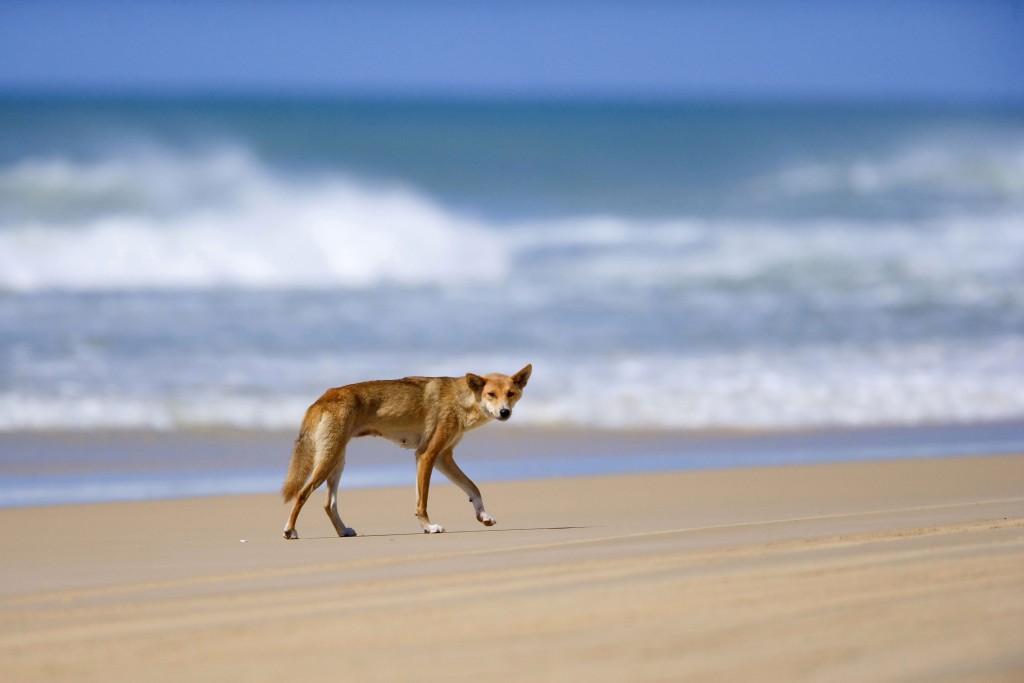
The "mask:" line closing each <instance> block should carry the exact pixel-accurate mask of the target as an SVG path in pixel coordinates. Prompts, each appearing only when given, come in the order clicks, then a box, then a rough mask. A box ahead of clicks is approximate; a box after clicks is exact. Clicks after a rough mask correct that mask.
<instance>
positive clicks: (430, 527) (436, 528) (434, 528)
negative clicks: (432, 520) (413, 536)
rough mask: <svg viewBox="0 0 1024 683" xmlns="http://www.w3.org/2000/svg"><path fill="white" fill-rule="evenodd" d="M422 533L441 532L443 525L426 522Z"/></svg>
mask: <svg viewBox="0 0 1024 683" xmlns="http://www.w3.org/2000/svg"><path fill="white" fill-rule="evenodd" d="M423 533H425V534H443V533H444V527H443V526H441V525H440V524H427V525H426V526H424V527H423Z"/></svg>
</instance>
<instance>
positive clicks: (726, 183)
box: [0, 98, 1024, 432]
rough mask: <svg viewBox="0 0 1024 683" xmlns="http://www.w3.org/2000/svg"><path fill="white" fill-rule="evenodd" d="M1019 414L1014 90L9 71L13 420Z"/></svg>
mask: <svg viewBox="0 0 1024 683" xmlns="http://www.w3.org/2000/svg"><path fill="white" fill-rule="evenodd" d="M526 362H532V363H533V364H534V366H535V375H534V380H533V381H532V382H531V386H530V395H529V397H528V400H524V402H523V404H522V406H521V408H522V409H521V410H520V411H518V413H517V420H521V421H522V422H524V423H525V424H528V425H529V424H534V425H541V424H544V425H576V426H597V427H602V428H610V429H616V428H623V427H655V428H671V429H697V428H707V427H712V428H719V427H726V428H733V427H740V428H745V427H754V428H769V429H771V428H779V427H786V428H794V427H795V428H807V427H836V426H840V427H841V426H860V427H863V426H867V427H879V426H886V425H921V424H934V423H949V422H953V423H971V422H976V421H988V420H1007V419H1009V420H1014V419H1019V418H1021V417H1022V416H1024V111H1022V110H1020V109H991V108H989V109H985V108H978V109H929V108H922V107H918V108H897V107H873V106H838V105H835V106H829V105H788V106H781V105H757V104H678V103H676V104H674V103H660V104H642V103H630V102H605V103H600V102H591V103H579V102H576V103H571V102H567V103H523V102H445V101H435V102H411V101H397V100H391V101H347V102H346V101H337V102H335V101H325V100H323V101H314V100H291V101H280V100H173V99H172V100H131V99H24V98H22V99H12V98H6V99H0V430H4V431H8V432H17V431H23V430H58V431H63V430H70V431H80V430H97V429H114V430H118V429H158V430H170V431H175V430H188V429H193V428H206V427H241V428H283V429H290V428H291V427H292V426H293V425H296V424H298V421H299V420H300V419H301V415H302V412H303V411H304V409H305V407H306V405H308V404H309V403H310V402H311V401H312V400H313V399H314V398H316V396H318V395H319V394H320V393H321V392H322V391H323V389H324V388H326V387H328V386H334V385H340V384H345V383H349V382H354V381H359V380H363V379H369V378H376V377H399V376H405V375H411V374H427V375H458V374H462V373H464V372H466V371H470V370H471V371H474V372H480V373H485V372H492V371H504V372H511V371H514V370H516V369H518V368H520V367H522V365H523V364H525V363H526Z"/></svg>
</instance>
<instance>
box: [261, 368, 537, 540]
mask: <svg viewBox="0 0 1024 683" xmlns="http://www.w3.org/2000/svg"><path fill="white" fill-rule="evenodd" d="M532 371H533V366H531V365H527V366H526V367H525V368H523V369H522V370H520V371H519V372H517V373H516V374H515V375H512V376H511V377H510V376H508V375H500V374H491V375H485V376H479V375H474V374H473V373H468V374H467V375H466V376H465V377H406V378H405V379H396V380H377V381H372V382H362V383H359V384H349V385H347V386H344V387H338V388H335V389H328V390H327V391H326V392H325V393H324V395H323V396H321V397H320V398H319V399H318V400H317V401H316V403H314V404H313V405H311V406H310V407H309V409H308V410H307V411H306V416H305V417H304V418H303V420H302V427H301V428H300V430H299V436H298V438H297V439H295V448H294V449H293V450H292V457H291V464H290V465H289V467H288V474H287V475H286V476H285V480H284V484H283V486H282V487H281V494H282V496H284V499H285V502H288V501H290V500H293V499H294V500H295V504H294V505H293V506H292V511H291V515H290V516H289V518H288V522H287V524H286V525H285V528H284V537H285V538H289V539H292V538H298V533H297V532H296V531H295V521H296V520H297V519H298V516H299V511H300V510H301V509H302V506H303V505H304V504H305V503H306V499H307V498H309V495H310V494H311V493H312V492H313V491H315V490H316V489H317V488H319V486H320V485H321V484H323V483H324V482H327V484H328V486H327V504H326V505H325V506H324V509H325V510H326V511H327V516H328V517H329V518H330V519H331V523H332V524H333V525H334V528H335V530H336V531H337V532H338V535H339V536H354V535H355V531H354V530H353V529H350V528H348V527H346V526H345V524H344V522H342V520H341V517H340V515H339V514H338V505H337V494H338V483H339V481H340V480H341V474H342V471H343V470H344V468H345V447H346V446H347V444H348V442H349V440H350V439H352V438H354V437H359V436H381V437H384V438H385V439H388V440H390V441H393V442H395V443H396V444H398V445H399V446H402V447H403V448H411V449H413V450H415V451H416V492H417V501H416V516H417V517H418V518H419V520H420V523H421V524H422V525H423V531H424V532H426V533H438V532H441V531H444V529H443V528H442V527H441V526H440V525H437V524H431V523H430V518H429V517H428V516H427V493H428V491H429V488H430V475H431V472H432V471H433V470H434V468H435V467H436V468H437V469H439V470H440V471H441V472H442V473H443V474H444V475H445V476H447V477H448V478H449V479H450V480H451V481H452V482H453V483H454V484H456V485H457V486H459V488H461V489H462V490H463V492H465V493H466V494H467V495H468V496H469V500H470V502H471V503H473V507H474V509H475V511H476V516H477V519H478V520H479V521H480V522H481V523H482V524H484V525H486V526H491V525H492V524H494V519H493V518H492V517H491V516H490V515H488V514H487V512H486V511H485V510H484V506H483V498H482V497H481V496H480V489H479V488H477V486H476V484H474V483H473V482H472V481H471V480H470V478H469V477H467V476H466V475H465V473H463V471H462V470H461V469H459V466H458V465H457V464H456V462H455V459H454V456H453V449H454V448H455V446H457V445H458V443H459V441H460V440H461V439H462V435H463V434H464V433H465V432H467V431H469V430H470V429H475V428H477V427H479V426H480V425H483V424H486V423H487V422H490V421H491V420H492V419H494V418H498V419H499V420H506V419H508V417H509V416H510V415H511V411H512V408H513V407H514V406H515V404H516V402H517V401H518V400H519V398H520V397H521V396H522V392H523V388H524V387H525V386H526V383H527V382H528V381H529V379H530V373H531V372H532ZM503 411H504V412H503Z"/></svg>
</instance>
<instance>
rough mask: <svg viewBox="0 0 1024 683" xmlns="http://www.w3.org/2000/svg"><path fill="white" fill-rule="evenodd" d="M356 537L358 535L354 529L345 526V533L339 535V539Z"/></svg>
mask: <svg viewBox="0 0 1024 683" xmlns="http://www.w3.org/2000/svg"><path fill="white" fill-rule="evenodd" d="M358 535H359V534H358V533H356V530H355V529H353V528H352V527H350V526H347V527H345V533H343V534H342V535H341V537H342V538H351V537H352V536H358Z"/></svg>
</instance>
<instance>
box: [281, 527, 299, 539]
mask: <svg viewBox="0 0 1024 683" xmlns="http://www.w3.org/2000/svg"><path fill="white" fill-rule="evenodd" d="M284 537H285V538H286V539H288V540H289V541H292V540H295V539H296V538H298V537H299V532H298V531H296V530H295V529H285V532H284Z"/></svg>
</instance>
